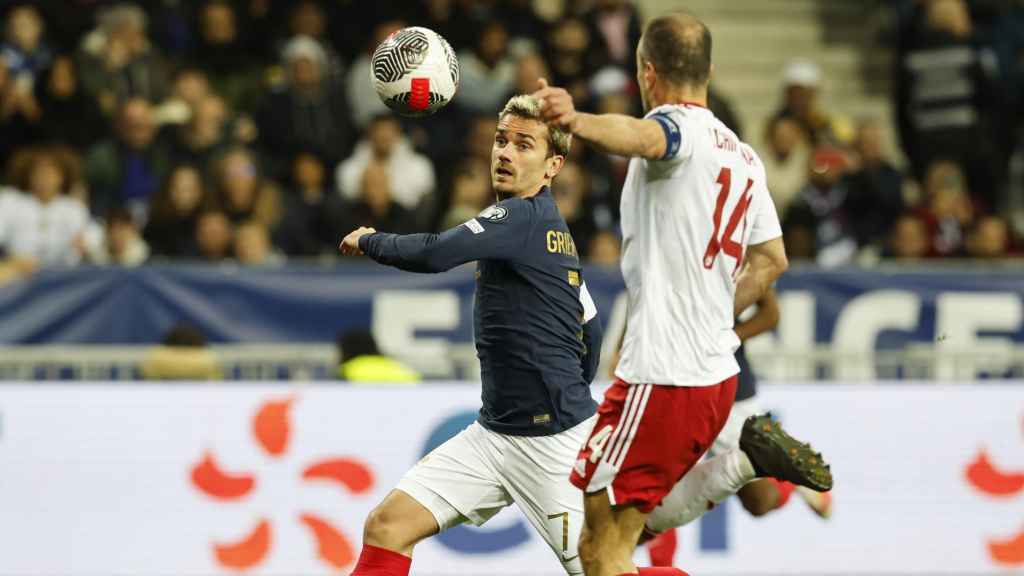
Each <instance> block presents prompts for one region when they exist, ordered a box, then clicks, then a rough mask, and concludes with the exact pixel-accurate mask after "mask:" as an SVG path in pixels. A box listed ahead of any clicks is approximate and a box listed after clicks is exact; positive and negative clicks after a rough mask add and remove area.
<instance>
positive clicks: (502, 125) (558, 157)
mask: <svg viewBox="0 0 1024 576" xmlns="http://www.w3.org/2000/svg"><path fill="white" fill-rule="evenodd" d="M570 139H571V137H570V135H569V134H567V133H565V132H564V131H562V130H559V129H557V128H553V127H548V126H547V125H546V124H545V123H544V122H543V121H542V120H541V112H540V107H539V104H538V102H537V101H536V100H535V99H534V98H532V97H531V96H516V97H513V98H512V99H511V100H509V101H508V104H506V106H505V108H504V109H503V110H502V111H501V113H500V114H499V118H498V128H497V131H496V133H495V136H494V145H493V147H492V149H491V183H492V186H493V188H494V191H495V192H496V193H497V196H498V198H499V200H500V201H499V202H498V203H497V204H494V205H493V206H491V207H489V208H487V209H486V210H484V211H483V212H481V213H480V215H478V216H477V217H476V218H473V219H470V220H469V221H467V222H465V223H464V224H461V225H459V226H457V227H455V228H452V229H450V230H447V231H445V232H443V233H441V234H409V235H404V236H399V235H395V234H383V233H379V232H376V231H374V230H373V229H369V228H360V229H358V230H356V231H354V232H352V233H350V234H349V235H348V236H346V237H345V239H344V240H343V241H342V244H341V250H342V252H343V253H345V254H361V253H362V254H366V255H367V256H369V257H370V258H372V259H374V260H376V261H377V262H380V263H382V264H387V265H389V266H394V267H396V268H400V269H402V270H409V271H413V272H441V271H444V270H448V269H450V268H452V267H454V266H457V265H459V264H463V263H466V262H471V261H474V260H475V261H478V264H477V273H476V276H477V287H476V302H475V309H474V322H475V338H476V347H477V355H478V356H479V358H480V368H481V378H482V380H483V392H482V400H483V407H482V408H481V409H480V417H479V419H478V420H477V421H476V422H475V423H474V424H472V425H471V426H469V427H468V428H466V429H465V430H463V431H462V432H461V433H460V434H458V435H457V436H455V437H454V438H452V439H451V440H449V441H448V442H445V443H444V444H442V445H441V446H439V447H438V448H437V449H435V450H434V451H433V452H431V453H430V454H428V455H427V456H426V457H425V458H424V459H423V460H421V461H420V462H419V463H418V464H416V465H415V466H414V467H413V468H412V469H411V470H410V471H409V472H408V473H407V474H406V475H405V477H404V478H402V479H401V481H399V483H398V486H397V488H396V489H395V490H393V491H392V492H391V493H390V494H388V496H387V497H386V498H385V499H384V501H383V502H382V503H381V504H380V505H379V506H377V507H376V508H375V509H374V510H373V511H372V512H371V513H370V515H369V517H368V518H367V520H366V525H365V530H364V537H363V549H362V553H361V554H360V557H359V561H358V563H357V564H356V568H355V571H354V572H353V574H354V575H355V576H405V575H406V574H408V572H409V566H410V563H411V555H412V551H413V547H414V546H415V545H416V544H417V543H418V542H420V541H421V540H423V539H425V538H428V537H430V536H432V535H434V534H437V533H438V532H440V531H442V530H446V529H448V528H451V527H453V526H456V525H458V524H461V523H464V522H471V523H473V524H476V525H481V524H483V523H484V522H486V521H487V520H488V519H489V518H490V517H492V516H494V515H495V514H496V513H498V511H500V510H501V509H502V508H504V507H506V506H509V505H511V504H513V503H514V504H517V505H518V506H519V508H520V510H522V512H523V513H524V514H525V515H526V517H527V519H528V520H529V522H530V523H531V524H532V525H533V527H534V529H536V530H537V532H538V533H539V534H540V535H541V537H542V538H544V540H545V541H546V542H547V543H548V545H549V546H550V547H551V548H552V550H553V551H554V552H555V554H556V555H557V557H558V559H559V562H560V563H561V564H562V566H563V568H564V569H565V571H566V572H567V573H568V574H583V570H582V566H581V565H580V560H579V557H578V554H577V553H576V546H577V542H578V540H579V534H580V530H581V527H582V524H583V499H582V498H581V497H580V493H579V491H578V490H577V489H576V488H574V487H573V486H572V485H571V484H570V483H569V478H568V477H569V472H570V470H571V467H572V463H573V461H574V459H575V456H576V452H577V451H578V449H579V446H580V444H582V443H583V441H584V440H585V439H586V437H587V434H589V433H590V429H591V427H592V425H593V421H594V412H595V410H596V407H597V405H596V403H595V402H594V400H593V398H592V396H591V394H590V389H589V383H590V381H591V380H592V379H593V376H594V371H595V370H596V368H597V362H598V359H599V358H598V356H599V350H600V345H601V329H600V324H599V321H598V319H597V317H596V315H597V309H596V307H595V306H594V303H593V300H592V299H591V298H590V295H589V293H588V292H587V288H586V285H585V284H584V283H583V278H582V277H581V270H580V262H579V257H578V254H577V252H576V246H575V244H574V243H573V239H572V236H571V235H570V234H569V228H568V227H567V226H566V223H565V220H564V219H563V218H562V216H561V215H560V214H559V211H558V207H557V206H556V205H555V201H554V198H553V197H552V195H551V191H550V189H549V186H550V185H551V180H552V179H553V178H554V177H555V176H556V175H557V174H558V172H559V170H561V168H562V166H563V164H564V162H565V157H566V155H567V154H568V153H569V146H570V142H571V140H570Z"/></svg>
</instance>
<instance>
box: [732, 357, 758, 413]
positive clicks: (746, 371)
mask: <svg viewBox="0 0 1024 576" xmlns="http://www.w3.org/2000/svg"><path fill="white" fill-rule="evenodd" d="M736 362H737V363H738V364H739V365H740V373H739V374H738V375H737V377H736V378H737V380H738V382H737V383H736V401H737V402H739V401H740V400H746V399H747V398H753V397H754V396H755V395H756V394H757V375H756V374H754V370H753V369H751V368H750V362H749V361H748V360H747V351H746V349H745V348H743V345H742V344H740V347H739V348H737V349H736Z"/></svg>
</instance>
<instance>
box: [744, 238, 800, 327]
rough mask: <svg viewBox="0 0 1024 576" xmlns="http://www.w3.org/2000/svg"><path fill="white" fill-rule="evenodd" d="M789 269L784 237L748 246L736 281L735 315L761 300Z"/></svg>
mask: <svg viewBox="0 0 1024 576" xmlns="http://www.w3.org/2000/svg"><path fill="white" fill-rule="evenodd" d="M787 268H789V261H788V260H787V259H786V247H785V245H784V244H783V243H782V236H779V237H776V238H773V239H771V240H768V241H767V242H762V243H760V244H751V245H750V246H748V247H747V253H746V255H745V256H744V262H743V267H742V268H741V269H740V275H739V277H738V278H737V280H736V297H735V301H734V303H733V314H734V315H735V316H739V315H740V312H743V311H744V310H746V309H747V308H748V307H749V306H750V305H751V304H753V303H755V302H757V301H758V300H760V299H761V298H762V297H763V296H764V295H765V293H767V292H768V290H769V289H770V288H771V286H772V284H774V283H775V281H776V280H777V279H778V278H779V276H781V275H782V273H783V272H785V271H786V269H787Z"/></svg>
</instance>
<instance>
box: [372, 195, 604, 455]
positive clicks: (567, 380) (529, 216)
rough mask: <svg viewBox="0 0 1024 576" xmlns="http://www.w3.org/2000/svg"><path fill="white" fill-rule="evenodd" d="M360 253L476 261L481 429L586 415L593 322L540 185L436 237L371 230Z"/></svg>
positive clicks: (420, 264) (551, 426)
mask: <svg viewBox="0 0 1024 576" xmlns="http://www.w3.org/2000/svg"><path fill="white" fill-rule="evenodd" d="M359 248H360V249H361V250H362V251H363V252H365V253H366V255H367V256H369V257H370V258H373V259H374V260H376V261H377V262H380V263H381V264H387V265H389V266H394V267H396V268H400V269H402V270H408V271H411V272H443V271H445V270H448V269H450V268H453V267H455V266H458V265H459V264H463V263H466V262H471V261H474V260H476V261H478V264H477V273H476V278H477V284H476V302H475V304H474V310H473V315H474V326H475V338H476V350H477V356H478V357H479V358H480V370H481V378H482V380H483V390H482V394H481V397H482V400H483V406H482V407H481V408H480V418H479V422H480V424H482V425H483V426H484V427H486V428H488V429H490V430H493V431H495V432H500V433H502V434H511V435H518V436H542V435H549V434H556V433H558V432H561V431H563V430H567V429H569V428H572V427H573V426H575V425H576V424H578V423H580V422H582V421H583V420H586V419H587V418H589V417H590V416H591V415H592V414H594V412H595V411H596V408H597V405H596V403H595V402H594V399H593V397H591V395H590V387H589V384H590V381H591V380H592V379H593V377H594V372H595V371H596V369H597V364H598V359H599V355H600V347H601V326H600V322H599V320H598V319H597V317H596V312H597V310H596V308H594V307H593V303H592V300H590V296H589V294H587V293H586V286H585V285H584V284H583V278H582V272H581V270H580V262H579V256H578V254H577V252H576V246H575V244H574V243H573V240H572V236H571V235H570V234H569V228H568V226H566V224H565V220H564V219H563V218H562V216H561V214H560V213H559V212H558V207H557V206H556V205H555V201H554V199H553V198H552V197H551V192H550V190H549V189H548V188H544V189H543V190H542V191H541V192H540V193H538V194H537V195H536V196H533V197H530V198H511V199H508V200H503V201H501V202H499V203H497V204H495V205H493V206H491V207H490V208H487V209H486V210H484V211H483V212H481V213H480V215H479V216H477V217H476V218H473V219H471V220H469V221H468V222H466V223H464V224H461V225H459V226H456V227H455V228H452V229H450V230H446V231H445V232H442V233H440V234H408V235H397V234H382V233H376V234H369V235H366V236H363V237H362V238H360V239H359ZM585 304H586V306H585ZM585 308H586V310H585ZM585 314H586V315H585Z"/></svg>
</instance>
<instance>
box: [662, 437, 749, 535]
mask: <svg viewBox="0 0 1024 576" xmlns="http://www.w3.org/2000/svg"><path fill="white" fill-rule="evenodd" d="M753 479H754V466H753V465H752V464H751V463H750V459H749V458H747V455H746V454H744V453H743V451H741V450H739V449H734V450H731V451H729V452H726V453H725V454H720V455H718V456H715V457H714V458H708V459H707V460H704V461H702V462H699V463H698V464H697V465H696V466H694V467H693V468H692V469H691V470H690V471H689V472H687V473H686V475H685V476H683V478H682V479H681V480H680V481H679V482H678V483H676V485H675V486H673V487H672V491H671V492H669V494H668V496H665V498H664V499H663V500H662V501H661V504H660V505H658V507H657V508H655V509H654V511H653V512H651V514H650V516H648V517H647V528H648V530H650V531H652V532H655V533H660V532H664V531H665V530H668V529H669V528H675V527H676V526H683V525H685V524H689V523H690V522H693V521H694V520H696V519H697V518H700V517H701V516H702V515H703V514H704V513H705V512H707V511H708V510H710V509H711V508H713V507H714V505H715V504H718V503H719V502H721V501H722V500H725V499H726V498H728V497H729V496H732V495H733V494H735V493H736V492H738V491H739V489H740V488H742V487H743V486H744V485H745V484H746V483H747V482H750V481H751V480H753Z"/></svg>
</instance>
